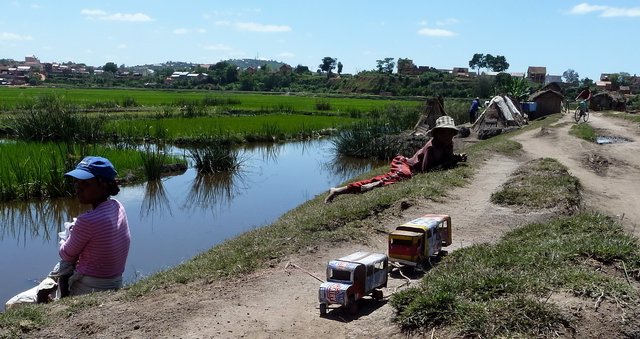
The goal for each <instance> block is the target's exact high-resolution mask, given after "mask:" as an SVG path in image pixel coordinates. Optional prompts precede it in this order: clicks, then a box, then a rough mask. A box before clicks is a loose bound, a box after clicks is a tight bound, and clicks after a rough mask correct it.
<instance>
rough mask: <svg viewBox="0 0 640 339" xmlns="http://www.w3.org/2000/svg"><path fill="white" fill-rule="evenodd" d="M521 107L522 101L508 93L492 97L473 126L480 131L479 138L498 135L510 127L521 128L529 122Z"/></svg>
mask: <svg viewBox="0 0 640 339" xmlns="http://www.w3.org/2000/svg"><path fill="white" fill-rule="evenodd" d="M519 107H520V103H519V102H518V101H517V100H515V99H513V98H511V97H509V96H507V95H505V96H499V95H497V96H495V97H493V98H492V99H491V101H490V102H489V104H488V105H487V107H486V108H485V109H484V111H483V112H482V114H480V116H479V117H478V118H477V119H476V121H475V122H474V123H473V125H472V126H471V128H472V129H473V130H475V131H476V132H478V138H479V139H486V138H488V137H491V136H494V135H498V134H500V133H502V132H504V131H505V130H508V129H512V128H520V127H521V126H522V125H525V124H527V119H528V117H527V116H526V114H524V113H523V112H522V111H521V109H520V108H519Z"/></svg>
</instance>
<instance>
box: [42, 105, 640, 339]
mask: <svg viewBox="0 0 640 339" xmlns="http://www.w3.org/2000/svg"><path fill="white" fill-rule="evenodd" d="M567 118H570V117H567ZM590 123H591V124H592V125H593V126H595V127H597V128H602V129H606V130H608V131H611V132H612V133H610V134H616V135H621V136H625V137H628V138H631V139H634V140H635V139H636V138H638V130H637V128H635V127H634V128H630V127H625V126H624V122H622V121H616V120H612V119H606V118H602V117H600V116H599V115H598V114H592V120H591V121H590ZM569 127H570V125H566V126H563V127H559V128H552V129H546V130H545V132H544V133H540V130H537V131H532V132H528V133H525V134H523V135H520V136H518V137H517V138H516V140H517V141H519V142H521V143H522V144H523V146H524V150H525V151H526V155H525V156H524V157H523V158H522V159H518V160H514V159H511V158H506V157H503V156H495V157H493V158H491V159H489V160H488V161H486V162H485V163H484V164H483V166H480V167H479V168H478V170H477V172H476V176H475V180H474V181H473V182H472V183H470V184H469V185H468V186H466V187H462V188H457V189H455V190H454V191H453V192H451V194H450V196H449V197H448V198H447V199H446V201H444V202H441V203H435V202H432V201H413V202H411V203H412V204H413V205H412V206H411V207H410V208H408V209H405V210H403V211H401V212H398V213H389V214H385V216H383V217H381V219H380V220H378V221H379V222H380V223H381V224H383V225H384V226H385V227H386V228H387V229H393V228H394V227H395V226H397V225H398V224H399V223H401V222H404V221H407V220H411V219H413V218H415V217H418V216H420V215H422V214H425V213H446V214H450V215H451V216H452V223H453V236H454V244H453V246H452V249H456V248H460V247H464V246H470V245H472V244H476V243H482V242H491V241H495V240H497V239H498V238H499V236H500V235H502V234H503V233H504V232H505V231H508V230H510V229H512V228H514V227H517V226H520V225H522V224H525V223H529V222H531V221H537V220H542V219H546V218H549V217H551V216H552V215H553V213H552V212H551V211H546V212H539V213H518V212H515V211H513V210H511V209H508V208H502V207H497V206H494V205H493V204H491V202H490V200H489V199H490V196H491V193H492V192H494V191H496V190H497V189H498V187H499V186H500V185H501V184H502V183H503V182H504V181H505V180H506V179H507V177H508V176H509V174H510V173H511V172H512V171H514V170H515V169H516V168H517V167H518V165H519V164H520V163H521V162H523V161H525V160H526V159H528V158H531V159H533V158H538V157H553V158H556V159H558V160H560V161H561V162H562V163H564V164H565V165H566V166H568V167H569V168H570V170H571V172H572V173H573V174H574V175H575V176H577V177H578V178H579V179H580V180H581V182H582V183H583V185H584V186H585V188H586V191H585V201H586V203H587V204H588V205H589V206H598V207H599V209H601V210H603V211H605V212H607V213H609V214H612V215H622V213H624V214H625V219H624V222H625V225H626V226H627V227H628V228H629V229H630V230H631V231H636V229H635V228H636V227H635V226H636V225H638V222H639V221H640V214H639V213H640V211H639V210H638V206H640V204H639V201H638V196H637V195H636V192H638V189H639V188H640V186H639V185H640V181H637V180H635V178H637V177H638V174H639V173H638V172H640V171H639V169H640V152H638V144H637V143H635V142H634V143H627V144H615V145H595V144H589V143H587V142H586V141H580V140H578V139H576V138H574V137H572V136H570V135H568V129H569ZM538 134H544V135H543V136H538ZM589 155H593V156H592V157H596V156H599V157H601V158H604V159H606V160H607V161H608V162H606V161H605V162H601V163H602V164H605V165H606V164H608V165H607V167H608V168H607V169H606V171H604V172H603V171H599V173H600V174H596V172H594V170H592V169H589V168H586V167H585V166H586V165H587V164H589V163H590V162H589V161H588V159H589V157H588V156H589ZM584 159H587V160H584ZM598 159H600V158H598ZM593 163H598V162H597V161H595V162H593ZM603 166H604V165H603ZM340 198H343V197H340ZM344 198H346V199H348V198H349V197H344ZM638 232H640V230H638ZM358 250H367V251H378V252H381V253H384V252H386V236H385V235H384V234H379V235H374V236H372V238H371V239H370V240H369V242H368V243H367V244H346V245H344V246H342V247H340V248H331V249H329V248H317V249H309V252H308V253H305V254H302V255H299V256H296V257H294V258H293V257H292V258H289V259H287V260H285V261H284V263H283V264H282V265H280V266H278V267H271V268H269V267H267V268H265V269H264V270H260V271H259V272H257V273H255V274H253V275H252V276H250V277H246V278H244V279H242V280H239V281H233V282H224V283H220V284H217V283H215V282H214V283H213V284H204V285H198V284H189V285H185V286H175V287H173V288H172V289H170V290H169V291H166V290H165V291H157V292H152V293H150V294H149V295H147V296H145V297H144V298H142V299H141V300H139V301H137V302H136V303H135V304H134V303H128V302H120V301H109V302H107V303H105V304H103V305H101V306H100V307H96V308H93V309H90V310H88V311H85V312H82V313H80V314H77V315H74V316H73V318H72V319H69V322H68V323H67V324H65V325H63V326H60V327H55V328H52V329H48V330H47V331H44V332H46V333H44V334H43V333H34V335H35V336H36V337H43V336H46V335H48V336H49V337H54V338H57V337H70V338H71V337H82V336H92V337H103V338H123V337H128V338H150V337H163V338H165V337H176V338H240V337H244V338H284V337H289V338H305V337H308V338H315V337H325V336H326V337H329V336H330V337H336V338H403V337H405V335H404V334H402V333H400V332H399V331H398V329H397V328H396V326H395V325H394V324H392V322H391V320H392V318H393V311H392V308H391V306H389V305H388V304H387V302H386V300H387V299H386V298H385V300H383V301H382V302H380V301H373V300H368V299H365V300H361V301H362V303H361V304H360V312H359V313H358V314H357V316H355V317H354V316H350V315H349V314H348V313H347V312H345V311H343V310H342V309H331V310H330V312H329V314H328V315H327V317H324V318H321V317H319V311H318V300H317V293H318V286H319V284H320V282H319V281H318V280H316V279H315V278H314V277H313V276H316V277H319V278H320V279H323V278H324V275H325V273H324V271H325V265H326V263H327V261H328V260H330V259H334V258H338V257H340V256H343V255H346V254H349V253H352V252H355V251H358ZM291 264H295V265H297V266H299V267H300V268H301V269H300V268H295V267H294V266H292V265H291ZM287 266H288V267H287ZM312 275H313V276H312ZM411 278H412V280H411V282H410V284H415V283H417V282H418V280H419V278H420V277H419V276H416V277H411ZM400 286H406V280H405V279H403V278H402V277H400V276H397V275H392V277H391V278H390V280H389V287H388V288H387V289H386V290H385V291H384V292H385V296H388V295H390V294H392V293H393V292H394V290H396V289H397V288H398V287H400Z"/></svg>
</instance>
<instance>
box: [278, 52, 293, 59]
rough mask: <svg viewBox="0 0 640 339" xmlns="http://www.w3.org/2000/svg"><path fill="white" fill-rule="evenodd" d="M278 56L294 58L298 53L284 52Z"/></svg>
mask: <svg viewBox="0 0 640 339" xmlns="http://www.w3.org/2000/svg"><path fill="white" fill-rule="evenodd" d="M278 56H279V57H281V58H293V57H295V56H296V55H295V54H293V53H291V52H282V53H280V54H278Z"/></svg>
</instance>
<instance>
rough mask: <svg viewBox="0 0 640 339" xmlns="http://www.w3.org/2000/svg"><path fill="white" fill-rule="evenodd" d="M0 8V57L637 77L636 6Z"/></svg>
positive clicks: (85, 2)
mask: <svg viewBox="0 0 640 339" xmlns="http://www.w3.org/2000/svg"><path fill="white" fill-rule="evenodd" d="M583 1H584V0H582V1H571V0H538V1H528V0H521V1H514V0H484V1H483V0H475V1H471V0H450V1H430V0H415V1H414V0H406V1H394V2H392V1H379V0H369V1H364V0H342V1H335V0H324V1H317V2H316V1H314V2H311V1H301V0H297V1H293V0H280V1H268V2H267V1H257V0H255V1H243V0H235V1H222V0H220V1H218V0H209V1H205V0H180V1H169V0H165V1H157V0H128V1H122V0H111V1H108V2H107V1H97V0H82V1H80V0H70V1H65V0H58V1H44V0H39V1H38V0H34V1H29V0H27V1H8V0H0V13H2V15H0V58H10V59H14V60H24V57H25V56H28V55H35V56H36V57H38V58H39V59H40V61H41V62H67V61H73V62H77V63H86V64H87V65H91V66H102V65H104V64H105V63H107V62H115V63H116V64H118V65H121V64H125V65H126V66H134V65H142V64H155V63H161V62H165V61H184V62H193V63H201V64H212V63H216V62H218V61H220V60H225V59H242V58H259V59H265V60H268V59H272V60H277V61H282V62H286V63H288V64H290V65H292V66H295V65H298V64H301V65H305V66H308V67H309V68H310V69H311V70H313V71H314V70H316V69H317V68H318V65H319V64H320V63H321V60H322V58H323V57H325V56H330V57H333V58H337V59H338V61H340V62H341V63H342V64H343V65H344V70H343V72H344V73H356V72H359V71H363V70H372V69H375V68H376V60H380V59H384V58H387V57H391V58H395V60H396V61H397V59H398V58H409V59H412V60H413V61H414V63H415V64H416V65H422V66H431V67H435V68H449V69H450V68H453V67H468V63H469V60H471V57H472V56H473V54H474V53H482V54H492V55H494V56H495V55H503V56H505V57H506V59H507V62H508V63H509V64H510V67H509V69H508V71H509V72H526V71H527V68H528V67H529V66H546V67H547V73H548V74H552V75H562V73H563V72H564V71H566V70H567V69H573V70H575V71H576V72H578V74H579V75H580V78H584V77H589V78H591V79H596V78H599V75H600V73H616V72H628V73H630V74H640V62H639V60H640V44H639V43H638V36H639V35H640V1H639V0H610V1H607V0H597V1H591V0H589V2H583Z"/></svg>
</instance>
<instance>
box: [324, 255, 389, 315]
mask: <svg viewBox="0 0 640 339" xmlns="http://www.w3.org/2000/svg"><path fill="white" fill-rule="evenodd" d="M388 268H389V258H388V257H387V255H385V254H381V253H370V252H356V253H353V254H350V255H348V256H346V257H342V258H340V259H337V260H331V261H329V263H328V264H327V282H325V283H322V285H320V290H319V294H318V299H319V301H320V315H321V316H322V315H325V314H327V305H330V304H340V305H342V306H346V307H348V308H349V311H350V312H351V313H355V312H357V310H358V305H357V301H358V300H359V299H361V298H362V297H364V296H365V295H368V294H371V295H372V297H373V298H374V299H377V300H379V299H382V297H383V294H382V291H381V290H379V289H378V288H381V287H387V276H388Z"/></svg>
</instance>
